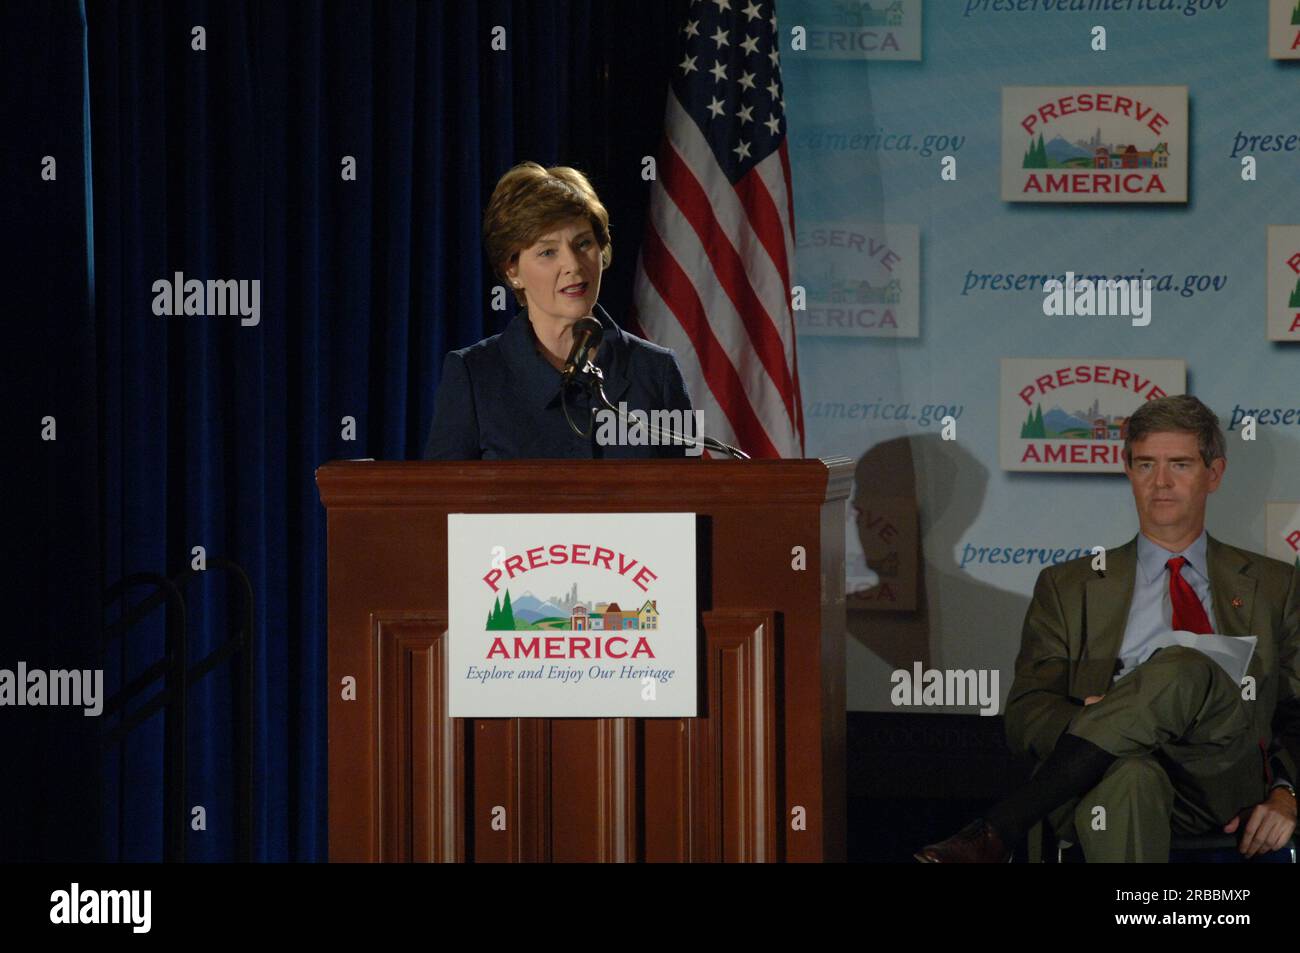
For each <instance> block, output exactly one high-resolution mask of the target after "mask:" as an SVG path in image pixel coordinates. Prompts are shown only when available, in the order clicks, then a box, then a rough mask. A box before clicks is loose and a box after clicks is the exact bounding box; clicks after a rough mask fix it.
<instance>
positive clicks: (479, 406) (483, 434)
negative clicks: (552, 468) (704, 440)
mask: <svg viewBox="0 0 1300 953" xmlns="http://www.w3.org/2000/svg"><path fill="white" fill-rule="evenodd" d="M593 314H594V316H595V317H596V318H597V319H598V320H599V321H600V323H601V324H602V325H603V326H604V328H605V336H604V339H603V340H602V341H601V344H600V347H599V348H597V350H596V364H597V365H598V366H599V367H600V369H601V370H602V371H603V372H604V375H605V396H606V397H608V398H609V400H610V402H611V403H613V404H614V405H615V406H617V405H618V403H619V402H620V401H623V402H626V404H627V409H628V410H634V409H640V410H644V411H647V412H648V411H652V410H684V411H685V410H690V409H691V399H690V397H689V395H688V394H687V392H686V382H685V381H684V380H682V372H681V368H679V367H678V366H677V359H676V358H674V357H673V352H672V351H670V350H668V349H667V348H665V347H660V346H659V345H657V344H652V343H650V342H649V341H646V340H644V339H643V338H639V337H637V336H636V335H635V334H629V333H627V332H626V331H624V330H623V329H622V328H620V327H619V326H618V325H617V324H615V323H614V321H613V319H612V318H610V316H609V314H608V313H607V312H606V311H605V309H604V308H602V307H601V306H600V305H596V307H595V310H594V311H593ZM536 341H537V339H536V337H535V336H534V334H533V328H532V324H531V323H530V322H529V320H528V311H527V309H521V310H520V311H519V312H518V313H517V314H516V315H515V316H514V318H513V319H512V320H511V321H510V324H508V325H507V326H506V329H505V330H504V331H502V332H501V333H500V334H496V335H493V336H492V337H490V338H487V339H485V340H482V341H479V342H478V343H477V344H473V345H471V346H469V347H466V348H461V349H460V350H459V351H452V352H450V353H449V354H448V355H447V359H446V362H445V363H444V364H443V367H442V380H441V382H440V383H439V385H438V395H437V397H436V399H435V401H434V408H433V425H432V426H431V427H430V428H429V439H428V442H427V443H426V445H425V448H424V459H426V460H479V459H482V460H510V459H529V458H540V457H551V458H554V457H568V458H595V457H606V458H623V459H627V458H631V457H680V456H684V455H685V449H686V448H685V447H683V446H653V445H647V446H601V445H599V444H598V443H597V442H596V433H597V422H596V421H595V420H594V419H593V418H592V415H591V410H590V408H591V406H592V402H591V400H590V399H589V397H588V395H587V393H586V389H585V388H583V387H581V386H579V385H578V384H575V383H570V384H569V387H568V391H567V400H568V405H569V414H570V416H571V417H572V418H573V422H574V424H576V425H577V426H578V428H579V429H581V430H584V431H590V433H589V436H588V437H587V438H586V439H585V440H584V439H583V438H582V437H580V436H578V435H577V434H575V433H574V432H573V431H572V430H571V429H570V428H569V425H568V423H567V422H566V421H565V419H564V410H563V408H562V406H561V404H560V383H561V377H560V372H559V371H557V370H556V369H555V368H554V367H552V366H551V365H550V364H549V363H548V362H547V361H546V359H545V358H543V357H542V355H540V354H538V353H537V343H536ZM597 406H599V405H597Z"/></svg>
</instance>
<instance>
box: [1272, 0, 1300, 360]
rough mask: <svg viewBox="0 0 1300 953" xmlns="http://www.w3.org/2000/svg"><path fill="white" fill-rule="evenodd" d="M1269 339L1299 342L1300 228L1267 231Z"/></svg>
mask: <svg viewBox="0 0 1300 953" xmlns="http://www.w3.org/2000/svg"><path fill="white" fill-rule="evenodd" d="M1296 2H1297V3H1300V0H1296ZM1268 339H1269V340H1270V341H1300V225H1270V226H1269V227H1268Z"/></svg>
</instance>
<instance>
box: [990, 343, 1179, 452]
mask: <svg viewBox="0 0 1300 953" xmlns="http://www.w3.org/2000/svg"><path fill="white" fill-rule="evenodd" d="M1186 382H1187V363H1186V362H1185V361H1182V360H1165V359H1149V358H1125V357H1115V358H1097V357H1029V358H1020V357H1004V358H1003V359H1002V385H1001V405H1000V418H1001V426H1000V428H999V430H1000V433H1001V440H1000V441H999V444H1000V457H1001V460H1002V469H1004V470H1044V471H1062V472H1075V473H1122V472H1123V471H1124V458H1123V456H1121V451H1122V450H1123V449H1124V438H1125V437H1126V436H1128V418H1129V416H1130V415H1131V414H1132V413H1133V411H1135V410H1136V409H1137V408H1138V406H1139V405H1141V404H1143V403H1145V402H1146V401H1148V400H1155V399H1156V398H1157V397H1167V396H1169V395H1170V394H1181V393H1183V390H1184V388H1185V386H1186Z"/></svg>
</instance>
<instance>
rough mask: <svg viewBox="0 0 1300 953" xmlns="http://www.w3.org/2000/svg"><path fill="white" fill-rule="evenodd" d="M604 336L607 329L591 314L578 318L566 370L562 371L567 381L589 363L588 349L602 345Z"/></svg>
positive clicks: (565, 364)
mask: <svg viewBox="0 0 1300 953" xmlns="http://www.w3.org/2000/svg"><path fill="white" fill-rule="evenodd" d="M604 336H605V329H604V328H603V327H601V325H600V322H599V321H597V320H596V319H595V318H594V317H592V316H591V315H587V316H586V317H585V318H579V319H578V320H577V322H576V323H575V324H574V325H573V347H572V348H571V349H570V350H569V357H568V359H567V360H566V361H565V362H564V370H563V371H561V372H560V374H561V376H562V377H563V378H564V380H565V381H566V382H567V381H570V380H572V379H573V375H574V374H576V373H578V371H580V370H581V369H582V368H583V366H584V365H585V364H586V363H587V351H588V350H590V349H591V348H593V347H600V342H601V339H602V338H603V337H604Z"/></svg>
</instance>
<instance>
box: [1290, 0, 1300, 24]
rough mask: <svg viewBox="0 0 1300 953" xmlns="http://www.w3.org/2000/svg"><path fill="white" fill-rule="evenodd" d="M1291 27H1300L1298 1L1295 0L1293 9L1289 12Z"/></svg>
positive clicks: (1299, 0)
mask: <svg viewBox="0 0 1300 953" xmlns="http://www.w3.org/2000/svg"><path fill="white" fill-rule="evenodd" d="M1291 25H1292V26H1300V0H1296V4H1295V9H1294V10H1292V11H1291Z"/></svg>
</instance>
